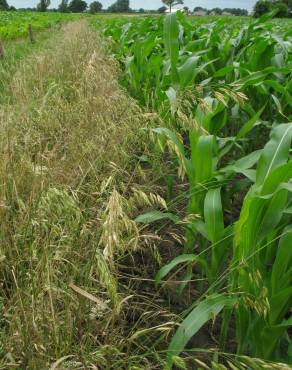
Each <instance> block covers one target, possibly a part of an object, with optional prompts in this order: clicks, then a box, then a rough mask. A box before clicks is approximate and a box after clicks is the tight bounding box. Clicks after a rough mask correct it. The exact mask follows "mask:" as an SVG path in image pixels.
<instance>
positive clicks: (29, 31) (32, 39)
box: [28, 24, 34, 43]
mask: <svg viewBox="0 0 292 370" xmlns="http://www.w3.org/2000/svg"><path fill="white" fill-rule="evenodd" d="M28 37H29V41H30V42H31V43H33V42H34V38H33V33H32V25H31V24H29V25H28Z"/></svg>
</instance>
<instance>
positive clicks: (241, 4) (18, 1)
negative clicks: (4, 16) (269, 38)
mask: <svg viewBox="0 0 292 370" xmlns="http://www.w3.org/2000/svg"><path fill="white" fill-rule="evenodd" d="M7 1H8V4H9V5H13V6H15V7H16V8H35V7H36V6H37V4H38V2H39V0H7ZM99 1H100V2H101V3H102V4H103V8H104V9H106V8H107V7H108V6H109V5H111V4H113V3H114V2H115V0H99ZM60 2H61V0H51V6H50V8H57V7H58V5H59V4H60ZM91 2H92V0H90V1H87V3H88V4H90V3H91ZM145 3H146V4H145ZM255 3H256V0H236V1H235V0H185V1H184V5H181V6H180V7H182V6H188V7H189V8H190V9H194V8H195V7H202V8H206V9H213V8H221V9H224V8H241V9H247V10H248V11H251V10H252V9H253V7H254V4H255ZM163 5H164V4H163V3H162V1H161V0H147V1H145V0H130V7H131V8H132V9H140V8H143V9H146V10H150V9H158V8H159V7H161V6H163ZM178 7H179V6H178Z"/></svg>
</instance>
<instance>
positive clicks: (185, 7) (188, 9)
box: [183, 6, 190, 14]
mask: <svg viewBox="0 0 292 370" xmlns="http://www.w3.org/2000/svg"><path fill="white" fill-rule="evenodd" d="M183 11H184V13H185V14H189V12H190V8H189V7H188V6H184V8H183Z"/></svg>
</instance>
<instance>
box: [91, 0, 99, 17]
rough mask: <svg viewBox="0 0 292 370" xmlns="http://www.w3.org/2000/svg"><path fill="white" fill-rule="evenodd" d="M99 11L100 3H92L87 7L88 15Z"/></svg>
mask: <svg viewBox="0 0 292 370" xmlns="http://www.w3.org/2000/svg"><path fill="white" fill-rule="evenodd" d="M101 10H102V3H100V2H99V1H93V2H92V3H91V4H90V5H89V13H91V14H95V13H98V12H100V11H101Z"/></svg>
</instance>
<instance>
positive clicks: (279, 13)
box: [254, 0, 292, 18]
mask: <svg viewBox="0 0 292 370" xmlns="http://www.w3.org/2000/svg"><path fill="white" fill-rule="evenodd" d="M271 11H273V13H274V15H275V16H276V17H278V18H288V17H291V16H292V1H291V0H283V1H282V0H276V1H271V0H259V1H257V2H256V4H255V6H254V16H255V17H256V18H258V17H261V16H262V15H264V14H266V13H269V12H271Z"/></svg>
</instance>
